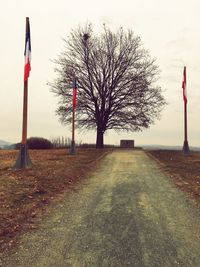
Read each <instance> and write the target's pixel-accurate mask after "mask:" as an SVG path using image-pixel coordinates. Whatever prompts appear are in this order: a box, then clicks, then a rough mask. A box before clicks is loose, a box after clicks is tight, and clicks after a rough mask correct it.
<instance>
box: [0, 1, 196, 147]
mask: <svg viewBox="0 0 200 267" xmlns="http://www.w3.org/2000/svg"><path fill="white" fill-rule="evenodd" d="M0 4H1V5H0V34H1V41H0V109H1V110H0V139H1V140H5V141H10V142H17V141H20V140H21V128H22V101H23V67H24V56H23V52H24V35H25V18H26V17H29V18H30V26H31V39H32V64H31V65H32V71H31V74H30V78H29V119H28V136H29V137H30V136H41V137H45V138H51V137H53V136H54V137H56V136H66V137H70V136H71V129H70V127H66V126H63V125H61V124H60V123H59V121H58V117H56V115H55V109H56V107H57V99H56V98H55V97H54V95H53V94H52V93H51V92H50V90H49V89H50V88H49V87H48V85H47V82H48V81H52V80H53V78H54V77H55V74H54V64H53V63H52V62H51V60H52V59H55V58H56V57H57V55H58V54H59V53H60V52H61V51H62V49H63V47H64V43H63V41H62V38H67V36H68V35H69V33H70V31H71V29H72V28H76V27H77V26H78V25H80V24H84V23H86V22H92V23H93V25H94V27H95V29H96V30H97V31H99V30H100V29H101V26H102V24H103V23H105V24H106V25H107V26H108V27H110V28H111V29H113V30H115V29H116V28H119V27H120V26H123V27H124V28H125V29H132V30H133V31H134V32H135V34H136V35H139V36H140V37H141V39H142V42H143V45H144V48H145V49H147V50H149V51H150V55H151V56H152V57H154V58H156V63H157V64H158V65H159V67H160V70H161V73H160V79H159V81H158V84H159V85H161V87H162V88H163V90H164V91H165V92H164V95H165V97H166V100H167V102H168V106H167V107H166V108H165V109H164V111H163V112H162V117H161V120H160V121H156V123H155V125H152V126H151V127H150V129H148V130H144V131H143V132H139V133H130V134H126V133H121V134H116V133H114V132H113V131H109V132H107V134H106V135H105V143H113V144H118V143H119V140H120V139H125V138H126V139H135V142H136V145H141V144H163V145H182V143H183V100H182V99H183V98H182V88H181V83H182V73H183V67H184V65H186V66H187V81H188V83H187V89H188V90H187V92H188V135H189V144H190V145H194V146H200V139H199V137H200V123H199V116H200V104H199V103H200V52H199V51H200V16H199V10H200V1H198V0H190V1H188V0H168V1H164V0H151V1H149V0H123V1H120V0H117V1H116V0H101V1H96V0H84V1H82V0H74V1H69V0H56V1H54V0H51V1H49V0H48V1H47V0H4V1H3V0H0ZM76 139H77V141H82V142H93V143H94V142H95V139H96V135H95V132H84V133H80V132H77V133H76Z"/></svg>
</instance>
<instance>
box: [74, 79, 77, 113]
mask: <svg viewBox="0 0 200 267" xmlns="http://www.w3.org/2000/svg"><path fill="white" fill-rule="evenodd" d="M76 95H77V82H76V79H74V82H73V108H76Z"/></svg>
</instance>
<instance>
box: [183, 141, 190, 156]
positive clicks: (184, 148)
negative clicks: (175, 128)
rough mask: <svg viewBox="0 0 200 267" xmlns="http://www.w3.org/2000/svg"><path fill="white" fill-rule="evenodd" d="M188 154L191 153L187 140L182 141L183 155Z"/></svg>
mask: <svg viewBox="0 0 200 267" xmlns="http://www.w3.org/2000/svg"><path fill="white" fill-rule="evenodd" d="M190 154H191V153H190V148H189V144H188V141H184V143H183V155H185V156H188V155H190Z"/></svg>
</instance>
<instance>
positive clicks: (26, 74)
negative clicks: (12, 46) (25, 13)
mask: <svg viewBox="0 0 200 267" xmlns="http://www.w3.org/2000/svg"><path fill="white" fill-rule="evenodd" d="M24 57H25V65H24V81H27V80H28V77H29V73H30V70H31V36H30V24H29V18H26V39H25V50H24Z"/></svg>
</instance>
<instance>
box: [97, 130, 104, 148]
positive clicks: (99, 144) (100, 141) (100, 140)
mask: <svg viewBox="0 0 200 267" xmlns="http://www.w3.org/2000/svg"><path fill="white" fill-rule="evenodd" d="M103 135H104V131H102V130H101V129H98V128H97V141H96V148H104V143H103Z"/></svg>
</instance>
